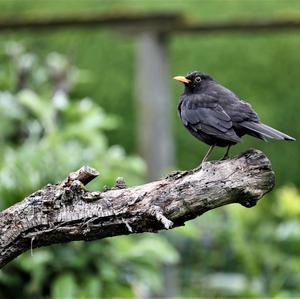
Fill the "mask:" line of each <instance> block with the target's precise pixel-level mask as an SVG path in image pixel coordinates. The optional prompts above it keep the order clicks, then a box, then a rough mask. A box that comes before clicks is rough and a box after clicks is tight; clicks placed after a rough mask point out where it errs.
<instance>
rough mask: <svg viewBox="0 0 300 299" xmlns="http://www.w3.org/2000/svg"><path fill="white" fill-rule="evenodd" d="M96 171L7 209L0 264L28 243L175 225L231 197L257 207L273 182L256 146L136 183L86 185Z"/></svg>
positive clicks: (0, 223)
mask: <svg viewBox="0 0 300 299" xmlns="http://www.w3.org/2000/svg"><path fill="white" fill-rule="evenodd" d="M97 175H98V173H97V171H95V170H94V169H91V168H89V167H87V166H85V167H83V168H81V169H80V170H78V171H77V172H75V173H72V174H70V175H69V176H68V178H67V179H66V180H64V181H63V182H62V183H61V184H56V185H50V184H49V185H47V186H46V187H44V188H43V189H41V190H39V191H37V192H35V193H33V194H31V195H30V196H28V197H26V198H25V199H24V200H23V201H21V202H19V203H17V204H15V205H13V206H11V207H10V208H8V209H6V210H4V211H2V212H1V213H0V268H1V267H3V266H4V265H5V264H7V263H8V262H9V261H11V260H12V259H14V258H15V257H17V256H18V255H20V254H21V253H22V252H24V251H26V250H28V249H30V248H36V247H41V246H47V245H51V244H55V243H62V242H69V241H74V240H94V239H101V238H105V237H111V236H117V235H126V234H131V233H142V232H156V231H158V230H161V229H170V228H173V227H177V226H181V225H184V222H185V221H187V220H190V219H193V218H195V217H196V216H199V215H201V214H203V213H204V212H206V211H209V210H211V209H214V208H217V207H219V206H223V205H226V204H230V203H240V204H242V205H243V206H245V207H252V206H254V205H255V204H256V202H257V200H258V199H260V198H261V197H262V196H263V195H264V194H265V193H267V192H269V191H271V190H272V188H273V186H274V173H273V171H272V169H271V163H270V161H269V160H268V159H267V157H266V156H265V155H264V154H263V153H262V152H260V151H258V150H249V151H247V152H245V153H243V154H241V155H239V156H237V157H234V158H232V159H229V160H225V161H214V162H206V163H204V164H203V165H202V168H198V169H194V170H192V171H183V172H179V171H178V172H174V173H171V174H170V175H168V176H167V177H166V178H163V179H161V180H159V181H155V182H152V183H148V184H145V185H141V186H137V187H130V188H126V185H125V183H124V181H123V180H122V178H118V180H117V183H116V186H114V187H113V188H111V189H108V190H105V191H103V192H89V191H87V190H86V189H85V188H84V187H83V184H86V183H88V182H89V181H91V180H92V179H93V178H95V177H96V176H97Z"/></svg>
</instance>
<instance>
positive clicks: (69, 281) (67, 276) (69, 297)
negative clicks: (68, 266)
mask: <svg viewBox="0 0 300 299" xmlns="http://www.w3.org/2000/svg"><path fill="white" fill-rule="evenodd" d="M76 290H77V287H76V282H75V278H74V276H73V275H72V274H71V273H64V274H61V275H59V276H57V278H56V279H55V280H54V282H53V284H52V285H51V298H52V299H62V298H64V299H73V298H76Z"/></svg>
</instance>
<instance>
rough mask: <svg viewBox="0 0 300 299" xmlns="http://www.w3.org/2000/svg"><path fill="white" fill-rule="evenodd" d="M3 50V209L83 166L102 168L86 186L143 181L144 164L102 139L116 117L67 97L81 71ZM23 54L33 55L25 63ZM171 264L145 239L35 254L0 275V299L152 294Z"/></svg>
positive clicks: (165, 246)
mask: <svg viewBox="0 0 300 299" xmlns="http://www.w3.org/2000/svg"><path fill="white" fill-rule="evenodd" d="M6 48H8V49H9V53H10V54H11V60H10V62H9V63H6V62H7V60H3V62H2V65H3V67H5V68H6V71H7V72H8V71H9V72H11V74H12V75H11V77H10V79H9V80H3V82H2V81H0V85H1V86H2V90H4V89H7V90H6V91H3V92H2V93H0V106H1V108H2V109H0V111H1V114H2V115H1V118H0V122H1V128H2V129H1V132H0V139H1V141H2V142H3V145H2V147H1V155H2V157H3V158H2V159H1V161H0V178H1V187H0V203H1V205H2V207H1V208H5V207H7V206H9V205H11V204H13V203H14V202H16V201H18V200H20V199H22V198H23V197H25V196H26V195H28V194H30V193H31V192H33V191H35V190H37V189H39V188H40V187H42V186H43V185H44V184H46V183H48V182H56V181H57V180H60V179H63V178H64V176H66V174H67V173H69V172H71V171H74V170H76V169H78V168H79V167H80V166H82V164H89V165H92V166H94V167H95V168H97V169H100V170H101V178H100V182H96V184H94V185H93V186H92V187H94V188H97V189H98V190H99V189H101V188H102V187H103V185H112V184H113V183H114V180H115V179H116V177H117V176H119V175H120V174H122V176H124V178H125V180H126V182H127V184H129V185H131V184H139V183H141V182H142V175H143V173H144V168H145V167H144V163H143V161H142V160H141V159H139V158H138V157H135V156H127V155H126V154H125V151H124V149H123V148H122V147H121V146H119V145H114V146H109V144H108V141H107V138H106V134H107V132H109V131H111V130H113V129H116V128H117V126H118V125H119V123H118V119H117V118H116V117H114V116H111V115H107V114H106V113H105V112H104V111H103V109H102V108H101V107H99V106H98V105H96V104H95V103H94V102H93V101H92V100H91V99H90V98H87V97H84V98H82V99H81V98H73V97H72V96H71V95H72V89H74V88H75V84H76V83H79V82H78V81H80V79H81V71H80V70H78V69H77V68H75V67H74V66H72V65H71V64H70V62H69V61H68V60H67V59H66V57H65V56H62V55H60V54H57V53H51V54H49V55H47V56H46V57H45V59H44V60H42V58H41V57H40V56H37V55H35V54H29V53H28V52H27V51H26V50H25V49H24V48H23V47H22V46H21V45H20V44H17V43H10V44H8V45H7V47H6ZM28 57H35V58H34V59H32V58H30V59H29V60H30V61H29V62H28V61H27V60H28ZM3 58H5V54H3ZM13 74H14V75H15V76H13ZM75 74H76V75H75ZM14 90H15V91H14ZM33 242H34V240H33ZM153 245H154V247H152V246H153ZM177 262H178V255H177V252H176V251H175V250H174V248H173V247H172V246H171V245H170V244H169V243H168V242H167V241H166V240H165V239H164V238H162V237H160V236H151V235H143V236H141V237H123V238H113V239H108V240H103V241H98V242H97V241H95V242H92V243H86V242H77V243H72V244H70V245H69V244H68V245H62V246H52V247H51V248H44V249H37V250H34V251H33V252H32V253H31V254H30V253H26V254H24V255H23V256H21V257H19V258H18V259H17V260H16V261H15V262H13V263H11V264H10V265H8V266H7V267H6V268H5V271H3V272H0V286H1V288H0V289H1V291H0V298H20V297H22V298H53V299H61V298H70V299H71V298H99V297H101V296H105V297H108V296H125V295H127V296H134V295H135V293H136V292H137V291H136V290H135V288H136V285H140V286H141V287H142V288H143V289H145V290H144V292H150V291H151V292H155V291H159V290H160V289H161V288H162V284H161V277H160V276H158V275H157V272H159V268H160V265H161V263H177ZM24 280H26V284H24V283H23V281H24Z"/></svg>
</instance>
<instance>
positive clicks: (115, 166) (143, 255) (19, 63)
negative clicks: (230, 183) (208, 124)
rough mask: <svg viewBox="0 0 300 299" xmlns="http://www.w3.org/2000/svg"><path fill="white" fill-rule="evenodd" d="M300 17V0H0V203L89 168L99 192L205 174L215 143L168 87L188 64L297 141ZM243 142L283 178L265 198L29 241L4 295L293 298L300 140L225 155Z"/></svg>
mask: <svg viewBox="0 0 300 299" xmlns="http://www.w3.org/2000/svg"><path fill="white" fill-rule="evenodd" d="M58 23H59V24H60V26H58V25H59V24H58ZM274 23H275V24H277V25H274ZM299 23H300V2H299V1H298V0H297V1H293V0H285V1H283V0H243V1H242V0H228V1H221V0H210V1H195V0H194V1H193V0H185V1H179V0H172V1H171V0H166V1H150V0H149V1H147V0H140V1H138V0H135V1H133V0H132V1H130V0H122V1H117V0H113V1H108V0H107V1H104V0H102V1H96V0H84V1H83V0H60V1H58V0H44V1H37V0H22V1H21V0H20V1H17V0H1V1H0V141H1V143H0V157H1V158H0V209H5V208H7V207H8V206H10V205H12V204H13V203H15V202H18V201H20V200H22V199H23V198H24V197H25V196H26V195H28V194H30V193H32V192H33V191H35V190H37V189H39V188H40V187H42V186H43V185H45V184H47V183H55V182H58V181H59V180H61V179H63V178H64V177H65V176H66V175H67V174H68V173H69V172H71V171H74V170H77V169H78V168H79V167H80V166H82V165H84V164H88V165H90V166H92V167H95V168H96V169H97V170H99V171H100V172H101V177H100V178H99V179H97V180H95V182H93V183H92V184H90V185H89V187H88V188H89V189H95V190H101V189H102V188H103V187H104V185H107V186H111V185H112V184H114V182H115V179H116V177H118V176H123V177H124V178H125V180H126V183H127V184H128V185H129V186H131V185H136V184H142V183H144V182H146V181H149V180H153V179H158V178H159V177H161V176H162V175H164V174H166V173H168V172H169V171H171V170H175V169H176V170H177V169H181V170H183V169H191V168H193V167H196V166H197V165H198V164H199V162H200V161H201V159H202V157H203V155H204V154H205V152H206V151H207V146H206V145H205V144H202V143H200V142H199V141H197V140H196V139H194V138H193V137H192V136H191V135H190V134H189V133H188V132H187V131H186V130H185V129H184V128H183V126H182V124H181V122H180V120H179V118H178V115H177V103H178V99H179V96H180V94H181V93H182V90H183V87H182V86H181V85H179V84H178V83H176V82H175V81H174V80H172V77H173V76H175V75H184V74H186V73H187V72H189V71H193V70H201V71H204V72H207V73H209V74H211V75H212V76H213V77H214V78H215V79H216V80H217V81H219V82H220V83H221V84H223V85H225V86H226V87H228V88H230V89H231V90H233V91H234V92H236V93H237V94H238V95H240V96H241V98H242V99H245V100H247V101H249V102H250V103H251V104H252V106H253V107H254V108H255V110H256V111H257V112H258V113H259V115H260V117H261V119H262V120H263V121H264V122H265V123H266V124H268V125H271V126H272V127H275V128H277V129H279V130H281V131H283V132H285V133H287V134H289V135H291V136H294V137H295V138H296V139H298V140H299V137H300V136H299V127H300V119H299V116H298V114H299V109H300V88H299V78H300V55H299V53H300V26H299ZM53 24H54V25H53ZM55 24H56V25H55ZM226 24H227V25H226ZM228 24H229V25H228ZM230 24H231V25H230ZM259 24H260V25H261V26H262V25H264V24H265V28H264V30H261V29H259V28H257V27H259ZM272 24H273V25H272ZM288 24H290V25H288ZM291 24H294V25H291ZM297 24H298V25H297ZM75 25H76V26H75ZM268 26H269V27H268ZM297 26H298V27H297ZM216 27H218V28H219V29H218V30H212V29H213V28H215V29H216ZM254 27H255V28H254ZM173 81H174V82H173ZM249 147H254V148H257V149H260V150H262V151H263V152H264V153H265V154H266V155H267V156H268V157H269V158H270V160H271V161H272V164H273V169H274V171H275V173H276V180H277V181H276V187H275V189H274V190H273V191H272V192H271V193H270V194H268V195H267V196H266V197H265V198H264V199H263V200H261V201H260V202H259V204H258V206H256V207H254V208H253V209H250V210H248V209H246V208H243V207H240V206H238V205H232V206H226V207H222V208H219V209H217V210H214V211H211V212H209V213H207V214H204V215H202V216H201V217H199V218H197V219H195V220H193V221H189V222H188V223H186V225H185V227H182V228H177V229H174V230H171V231H168V232H161V233H159V234H150V233H149V234H142V235H134V236H121V237H115V238H108V239H104V240H99V241H93V242H73V243H69V244H62V245H55V246H51V247H47V248H40V249H35V250H33V252H32V254H30V252H27V253H24V254H23V255H22V256H20V257H19V258H17V259H16V260H15V261H13V262H11V263H10V264H9V265H7V266H6V267H5V268H4V269H3V270H0V298H1V299H2V298H3V299H4V298H5V299H6V298H9V299H14V298H25V299H26V298H51V299H63V298H102V297H103V298H126V297H130V298H158V297H159V298H175V297H176V298H193V297H195V298H226V297H230V298H231V297H233V298H234V297H235V298H241V297H249V298H250V297H251V298H252V297H253V298H262V297H268V298H291V297H300V217H299V216H300V193H299V188H300V176H299V170H298V168H299V165H300V156H299V154H298V153H299V150H300V145H299V143H298V142H297V141H296V142H293V143H287V142H276V141H269V142H267V143H264V142H262V141H259V140H257V139H254V138H251V137H246V138H244V142H243V143H242V144H240V145H237V146H235V147H234V148H233V149H232V152H231V154H232V155H233V154H238V153H240V152H241V151H244V150H246V149H248V148H249ZM223 151H224V150H223V149H219V150H216V151H215V152H214V155H213V157H212V158H213V159H217V158H218V157H220V156H221V155H222V154H223Z"/></svg>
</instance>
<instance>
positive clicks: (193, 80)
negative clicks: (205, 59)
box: [173, 71, 213, 91]
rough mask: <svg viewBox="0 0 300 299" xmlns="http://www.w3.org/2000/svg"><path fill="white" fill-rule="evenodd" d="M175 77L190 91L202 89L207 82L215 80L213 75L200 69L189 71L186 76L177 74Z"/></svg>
mask: <svg viewBox="0 0 300 299" xmlns="http://www.w3.org/2000/svg"><path fill="white" fill-rule="evenodd" d="M173 79H175V80H177V81H179V82H181V83H183V84H184V85H185V86H186V89H187V90H190V91H193V90H197V89H200V88H201V86H202V85H203V84H205V82H207V81H212V80H213V78H212V77H211V76H209V75H207V74H205V73H201V72H198V71H194V72H191V73H188V74H187V75H186V76H176V77H174V78H173Z"/></svg>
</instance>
